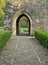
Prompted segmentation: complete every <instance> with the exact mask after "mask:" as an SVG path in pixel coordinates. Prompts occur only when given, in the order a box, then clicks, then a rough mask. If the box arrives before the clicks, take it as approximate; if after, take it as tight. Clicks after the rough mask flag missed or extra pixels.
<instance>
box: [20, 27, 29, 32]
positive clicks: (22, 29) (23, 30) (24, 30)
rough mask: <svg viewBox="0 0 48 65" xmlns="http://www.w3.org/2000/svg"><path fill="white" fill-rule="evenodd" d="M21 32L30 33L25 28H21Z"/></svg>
mask: <svg viewBox="0 0 48 65" xmlns="http://www.w3.org/2000/svg"><path fill="white" fill-rule="evenodd" d="M20 31H21V32H28V28H23V27H21V28H20Z"/></svg>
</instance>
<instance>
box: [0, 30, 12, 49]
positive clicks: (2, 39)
mask: <svg viewBox="0 0 48 65" xmlns="http://www.w3.org/2000/svg"><path fill="white" fill-rule="evenodd" d="M10 36H11V31H9V30H4V31H0V48H2V47H3V46H4V45H5V44H6V42H7V41H8V40H9V39H10Z"/></svg>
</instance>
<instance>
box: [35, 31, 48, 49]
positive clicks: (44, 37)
mask: <svg viewBox="0 0 48 65" xmlns="http://www.w3.org/2000/svg"><path fill="white" fill-rule="evenodd" d="M35 37H36V39H37V40H38V41H39V42H40V43H41V44H42V45H43V46H44V47H46V48H48V32H45V31H42V30H37V31H35Z"/></svg>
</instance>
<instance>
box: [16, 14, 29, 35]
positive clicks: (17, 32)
mask: <svg viewBox="0 0 48 65" xmlns="http://www.w3.org/2000/svg"><path fill="white" fill-rule="evenodd" d="M22 17H26V19H27V20H28V21H27V22H28V24H27V25H28V33H27V32H24V33H23V32H22V33H20V19H21V18H22ZM16 34H17V35H30V20H29V18H28V17H27V16H26V15H25V14H21V15H20V16H19V17H18V18H17V21H16Z"/></svg>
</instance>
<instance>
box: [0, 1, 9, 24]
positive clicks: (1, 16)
mask: <svg viewBox="0 0 48 65" xmlns="http://www.w3.org/2000/svg"><path fill="white" fill-rule="evenodd" d="M7 2H8V0H0V22H1V21H3V20H4V9H5V7H6V3H7ZM0 25H1V23H0Z"/></svg>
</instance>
